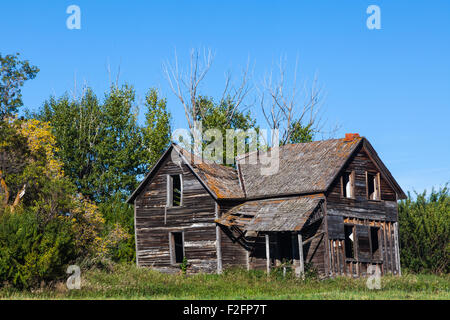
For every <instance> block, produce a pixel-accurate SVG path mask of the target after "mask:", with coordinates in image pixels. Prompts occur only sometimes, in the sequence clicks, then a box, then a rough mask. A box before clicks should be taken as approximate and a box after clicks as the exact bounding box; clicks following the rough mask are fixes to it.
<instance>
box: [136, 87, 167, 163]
mask: <svg viewBox="0 0 450 320" xmlns="http://www.w3.org/2000/svg"><path fill="white" fill-rule="evenodd" d="M145 107H146V113H145V125H144V127H143V128H142V133H143V142H144V146H145V148H146V162H147V165H148V168H150V167H152V166H153V165H154V164H155V163H156V161H158V159H159V158H160V157H161V155H162V154H163V152H164V151H165V149H166V148H167V147H168V145H169V143H170V139H171V126H170V121H171V118H172V116H171V114H170V112H169V111H168V110H167V101H166V99H159V98H158V91H157V90H156V89H153V88H152V89H150V90H149V91H148V93H147V95H146V97H145Z"/></svg>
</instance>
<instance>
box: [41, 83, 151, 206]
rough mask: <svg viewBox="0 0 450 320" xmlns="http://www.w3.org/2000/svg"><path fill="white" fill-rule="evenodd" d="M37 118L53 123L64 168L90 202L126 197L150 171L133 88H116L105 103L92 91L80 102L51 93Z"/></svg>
mask: <svg viewBox="0 0 450 320" xmlns="http://www.w3.org/2000/svg"><path fill="white" fill-rule="evenodd" d="M35 116H36V117H37V118H38V119H40V120H42V121H48V122H50V123H51V125H52V128H53V129H52V130H53V133H54V135H55V137H56V139H57V145H58V148H59V151H58V155H59V156H60V158H61V159H62V161H63V163H64V171H65V172H66V174H67V175H68V176H69V177H70V178H71V179H72V181H73V182H74V183H75V185H76V186H77V188H78V191H79V192H81V193H82V194H83V195H85V196H88V197H89V198H90V199H91V200H94V201H96V202H103V201H106V200H108V199H109V198H110V197H112V196H114V195H116V194H118V195H120V197H121V198H122V200H124V199H125V197H126V195H127V194H129V193H130V192H131V191H133V190H134V188H135V187H136V185H137V183H138V180H137V177H138V176H139V175H142V174H143V173H145V171H146V170H147V159H146V155H147V154H146V150H145V147H144V144H143V142H142V132H141V131H142V130H141V128H140V127H139V125H138V123H137V108H136V106H135V91H134V89H133V88H132V87H131V86H128V85H124V86H122V87H120V88H118V87H115V86H112V87H111V89H110V91H109V92H107V93H106V95H105V100H104V102H103V103H102V102H100V101H99V100H98V98H97V97H96V96H95V94H94V93H93V92H92V90H91V89H87V90H86V92H85V94H84V95H83V96H82V98H81V99H80V100H71V99H70V98H69V97H68V96H67V95H64V96H63V97H61V98H59V99H55V98H54V97H52V98H50V99H49V100H48V101H46V102H45V103H44V105H43V107H42V108H41V110H40V111H39V113H38V114H37V115H35Z"/></svg>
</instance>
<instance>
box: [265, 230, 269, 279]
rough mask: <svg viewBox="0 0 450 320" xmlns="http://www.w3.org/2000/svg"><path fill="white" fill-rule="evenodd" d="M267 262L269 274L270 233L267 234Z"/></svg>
mask: <svg viewBox="0 0 450 320" xmlns="http://www.w3.org/2000/svg"><path fill="white" fill-rule="evenodd" d="M265 237H266V264H267V275H269V273H270V241H269V235H268V234H266V235H265Z"/></svg>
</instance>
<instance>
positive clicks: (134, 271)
mask: <svg viewBox="0 0 450 320" xmlns="http://www.w3.org/2000/svg"><path fill="white" fill-rule="evenodd" d="M366 281H367V279H363V278H362V279H350V278H347V277H338V278H335V279H327V280H316V279H307V280H301V279H297V278H282V277H277V276H275V275H272V276H271V277H267V276H266V274H265V273H264V272H260V271H251V272H248V271H245V270H232V271H227V272H225V273H224V274H222V275H217V274H196V275H191V276H185V275H182V274H177V275H168V274H161V273H159V272H157V271H153V270H149V269H144V268H136V267H135V266H130V265H117V266H115V267H114V268H113V270H111V271H110V272H106V271H99V270H90V271H87V272H85V273H82V283H81V289H80V290H70V291H69V290H68V289H67V288H66V285H65V283H64V282H61V283H58V284H56V285H54V286H53V287H52V288H48V287H47V288H41V289H36V290H32V291H20V290H16V289H12V288H8V287H3V288H2V289H0V299H389V300H392V299H445V300H448V299H449V298H450V291H449V284H450V276H449V275H442V276H437V275H413V274H406V275H403V276H402V277H394V276H386V277H382V279H381V289H380V290H370V289H368V288H367V286H366Z"/></svg>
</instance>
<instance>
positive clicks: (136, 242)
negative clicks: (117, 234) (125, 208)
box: [133, 198, 139, 267]
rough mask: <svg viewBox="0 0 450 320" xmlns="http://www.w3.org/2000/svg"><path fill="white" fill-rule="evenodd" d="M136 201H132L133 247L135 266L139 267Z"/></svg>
mask: <svg viewBox="0 0 450 320" xmlns="http://www.w3.org/2000/svg"><path fill="white" fill-rule="evenodd" d="M136 199H137V198H135V199H134V206H133V207H134V245H135V248H134V249H135V250H136V266H138V267H139V248H138V241H137V230H138V229H137V225H136Z"/></svg>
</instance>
